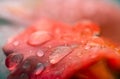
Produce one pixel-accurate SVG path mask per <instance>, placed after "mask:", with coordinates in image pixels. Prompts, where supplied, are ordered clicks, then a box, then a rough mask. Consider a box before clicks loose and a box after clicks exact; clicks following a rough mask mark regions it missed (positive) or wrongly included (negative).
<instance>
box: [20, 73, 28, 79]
mask: <svg viewBox="0 0 120 79" xmlns="http://www.w3.org/2000/svg"><path fill="white" fill-rule="evenodd" d="M18 79H29V77H28V75H27V74H26V73H22V74H21V75H20V77H19V78H18Z"/></svg>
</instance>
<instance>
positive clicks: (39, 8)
mask: <svg viewBox="0 0 120 79" xmlns="http://www.w3.org/2000/svg"><path fill="white" fill-rule="evenodd" d="M0 7H1V8H0V17H2V18H5V19H8V20H10V21H12V22H14V23H17V24H23V25H24V24H27V25H29V24H31V23H34V21H37V20H39V19H41V18H50V19H54V20H57V21H61V22H65V23H68V24H74V23H77V22H78V21H81V20H91V21H93V22H95V23H96V24H98V25H99V26H101V30H102V32H101V34H102V35H103V36H105V37H107V38H110V39H112V40H114V41H115V42H119V41H120V37H119V34H120V31H119V30H120V7H119V5H117V3H115V2H114V0H37V1H34V0H24V1H23V0H22V1H21V0H4V1H1V2H0Z"/></svg>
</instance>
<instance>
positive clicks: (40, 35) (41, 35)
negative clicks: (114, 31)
mask: <svg viewBox="0 0 120 79" xmlns="http://www.w3.org/2000/svg"><path fill="white" fill-rule="evenodd" d="M50 39H51V35H50V33H48V32H46V31H37V32H34V33H32V34H31V35H30V38H29V40H28V43H29V44H30V45H40V44H42V43H44V42H46V41H48V40H50Z"/></svg>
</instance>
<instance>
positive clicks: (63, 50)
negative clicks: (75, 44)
mask: <svg viewBox="0 0 120 79" xmlns="http://www.w3.org/2000/svg"><path fill="white" fill-rule="evenodd" d="M71 52H72V48H71V47H68V46H59V47H56V48H55V49H53V51H52V54H51V55H50V56H49V60H50V63H52V64H56V63H58V62H59V61H60V60H61V59H63V58H64V57H65V56H66V55H68V54H69V53H71Z"/></svg>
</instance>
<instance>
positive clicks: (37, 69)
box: [34, 63, 45, 75]
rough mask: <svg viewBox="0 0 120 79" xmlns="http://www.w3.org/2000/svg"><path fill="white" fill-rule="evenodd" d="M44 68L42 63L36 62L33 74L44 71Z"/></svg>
mask: <svg viewBox="0 0 120 79" xmlns="http://www.w3.org/2000/svg"><path fill="white" fill-rule="evenodd" d="M44 69H45V66H44V64H42V63H38V64H37V65H36V67H35V70H34V74H35V75H39V74H41V73H42V72H43V71H44Z"/></svg>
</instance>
